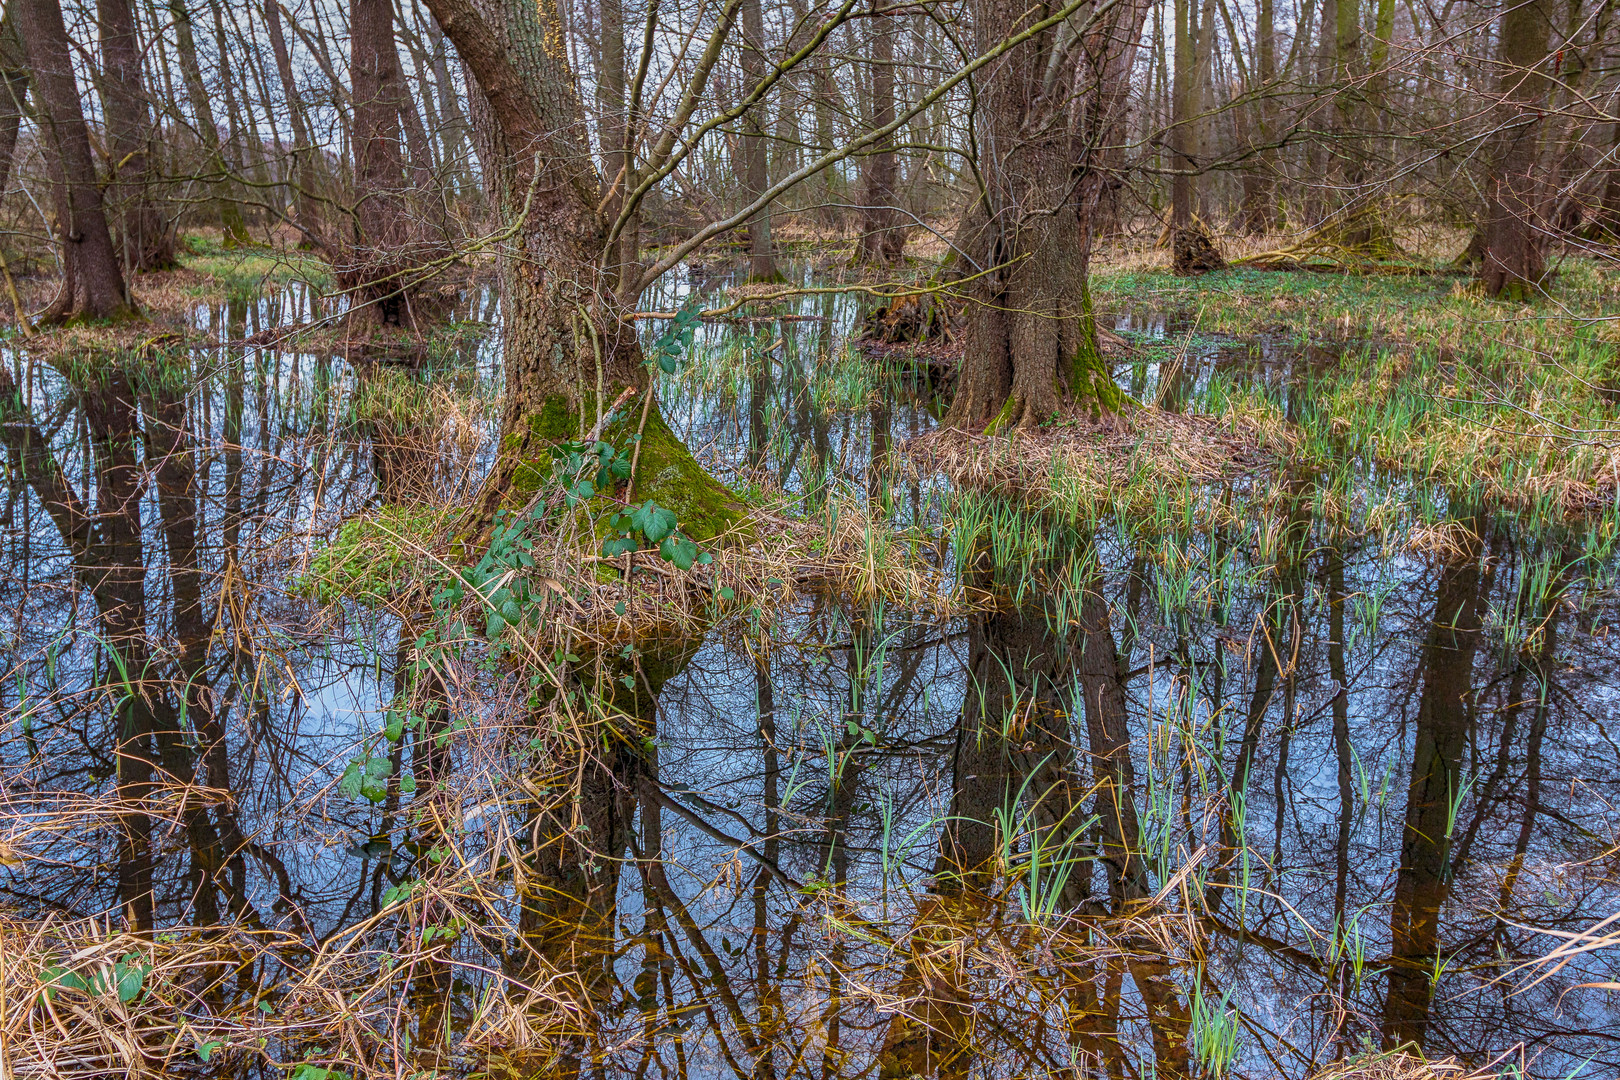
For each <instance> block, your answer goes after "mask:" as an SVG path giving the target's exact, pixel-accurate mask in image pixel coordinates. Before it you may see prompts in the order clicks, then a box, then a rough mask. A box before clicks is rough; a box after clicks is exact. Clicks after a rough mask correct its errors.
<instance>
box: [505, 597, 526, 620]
mask: <svg viewBox="0 0 1620 1080" xmlns="http://www.w3.org/2000/svg"><path fill="white" fill-rule="evenodd" d="M501 618H503V619H505V620H506V621H507V622H509V623H520V622H522V621H523V609H522V608H520V607H518V603H517V601H516V600H508V601H507V602H506V603H504V604H502V605H501Z"/></svg>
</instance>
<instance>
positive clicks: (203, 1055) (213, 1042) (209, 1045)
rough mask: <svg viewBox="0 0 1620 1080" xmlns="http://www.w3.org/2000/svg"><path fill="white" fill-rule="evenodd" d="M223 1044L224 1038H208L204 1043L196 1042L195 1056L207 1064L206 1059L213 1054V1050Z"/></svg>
mask: <svg viewBox="0 0 1620 1080" xmlns="http://www.w3.org/2000/svg"><path fill="white" fill-rule="evenodd" d="M224 1045H225V1040H224V1039H209V1040H208V1041H207V1042H205V1043H198V1044H197V1057H198V1058H199V1059H201V1060H202V1063H203V1064H204V1065H206V1064H208V1059H209V1058H211V1057H213V1056H214V1051H215V1050H218V1049H219V1048H220V1047H222V1046H224Z"/></svg>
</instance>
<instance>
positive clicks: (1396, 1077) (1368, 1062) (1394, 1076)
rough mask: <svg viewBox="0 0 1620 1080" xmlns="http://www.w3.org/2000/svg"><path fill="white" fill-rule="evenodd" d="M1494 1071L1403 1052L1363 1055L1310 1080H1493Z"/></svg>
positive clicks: (1329, 1068) (1324, 1070)
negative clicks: (1486, 1078) (1469, 1079)
mask: <svg viewBox="0 0 1620 1080" xmlns="http://www.w3.org/2000/svg"><path fill="white" fill-rule="evenodd" d="M1496 1075H1497V1074H1496V1073H1495V1072H1494V1071H1490V1072H1486V1071H1484V1070H1473V1069H1468V1068H1466V1067H1464V1066H1462V1065H1459V1064H1457V1062H1455V1061H1453V1060H1452V1059H1450V1058H1446V1059H1444V1060H1442V1061H1428V1060H1426V1059H1425V1058H1423V1057H1420V1056H1418V1055H1416V1054H1412V1053H1409V1052H1407V1051H1405V1050H1392V1051H1388V1052H1386V1053H1382V1054H1363V1055H1357V1056H1355V1057H1352V1058H1350V1059H1349V1060H1348V1061H1345V1062H1343V1063H1341V1064H1338V1065H1331V1066H1329V1067H1328V1068H1326V1069H1323V1070H1322V1071H1321V1072H1319V1073H1317V1074H1315V1076H1314V1077H1313V1078H1312V1080H1464V1078H1466V1077H1473V1076H1492V1077H1494V1076H1496Z"/></svg>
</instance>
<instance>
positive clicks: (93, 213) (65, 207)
mask: <svg viewBox="0 0 1620 1080" xmlns="http://www.w3.org/2000/svg"><path fill="white" fill-rule="evenodd" d="M15 7H16V12H17V29H18V30H19V31H20V32H21V35H22V41H23V45H24V47H25V48H26V50H27V54H28V63H29V66H30V68H32V76H33V81H34V101H35V104H36V106H37V111H38V123H39V129H40V138H41V141H42V142H43V143H44V147H45V160H46V166H47V170H48V172H49V175H50V180H51V189H52V205H53V207H54V210H55V213H56V221H55V225H54V227H55V229H56V233H57V237H58V239H59V241H60V242H61V245H62V274H63V280H62V288H61V291H60V292H59V293H58V294H57V297H56V300H55V301H54V302H53V303H52V304H51V306H50V307H49V308H48V309H47V310H46V313H45V315H44V321H47V322H61V321H65V320H67V319H70V318H86V319H121V318H128V317H131V316H133V315H135V308H134V305H133V304H132V303H131V301H130V298H129V292H128V290H127V289H126V288H125V285H124V275H123V272H122V270H120V269H119V265H118V253H117V252H116V251H115V250H114V248H113V242H112V234H111V233H110V232H109V231H108V229H107V215H106V211H105V208H104V207H103V205H102V201H101V188H100V186H99V184H98V183H97V178H96V166H95V161H94V159H93V158H92V157H91V156H90V131H89V129H88V128H87V127H86V126H85V122H84V112H83V111H82V109H81V108H80V105H79V88H78V84H77V83H76V82H75V80H74V77H73V56H72V45H71V43H70V42H69V41H68V36H67V27H66V26H65V25H64V23H63V22H62V9H61V6H60V5H58V4H56V3H54V2H53V0H16V3H15Z"/></svg>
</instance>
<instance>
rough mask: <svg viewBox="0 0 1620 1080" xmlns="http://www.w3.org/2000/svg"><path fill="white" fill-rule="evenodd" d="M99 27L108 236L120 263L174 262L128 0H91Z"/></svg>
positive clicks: (152, 266) (138, 266)
mask: <svg viewBox="0 0 1620 1080" xmlns="http://www.w3.org/2000/svg"><path fill="white" fill-rule="evenodd" d="M96 14H97V21H98V22H99V23H100V29H101V61H102V73H101V76H102V78H101V95H102V110H103V112H104V113H105V115H106V118H107V148H108V150H109V151H110V157H111V163H110V168H109V170H108V171H109V172H110V173H111V174H112V175H111V183H109V184H108V193H109V195H110V196H111V201H112V215H111V217H112V220H111V222H110V224H111V225H112V228H113V233H114V240H115V242H116V244H117V246H118V249H119V251H120V252H121V253H122V257H123V264H124V266H125V268H126V269H128V270H131V271H134V270H163V269H167V268H168V267H171V266H173V265H174V264H175V258H174V230H173V228H172V227H171V225H170V223H169V222H167V221H165V220H164V218H163V214H162V212H161V211H160V209H159V207H158V205H157V203H156V202H155V201H154V194H155V193H154V191H153V186H154V184H155V182H156V176H155V170H154V169H153V167H152V164H153V158H152V139H153V130H152V114H151V110H150V108H149V107H148V98H147V93H146V84H145V80H144V79H143V78H142V75H141V43H140V40H139V38H138V36H137V35H136V31H135V12H134V10H133V9H132V8H131V7H130V3H129V0H97V2H96Z"/></svg>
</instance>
